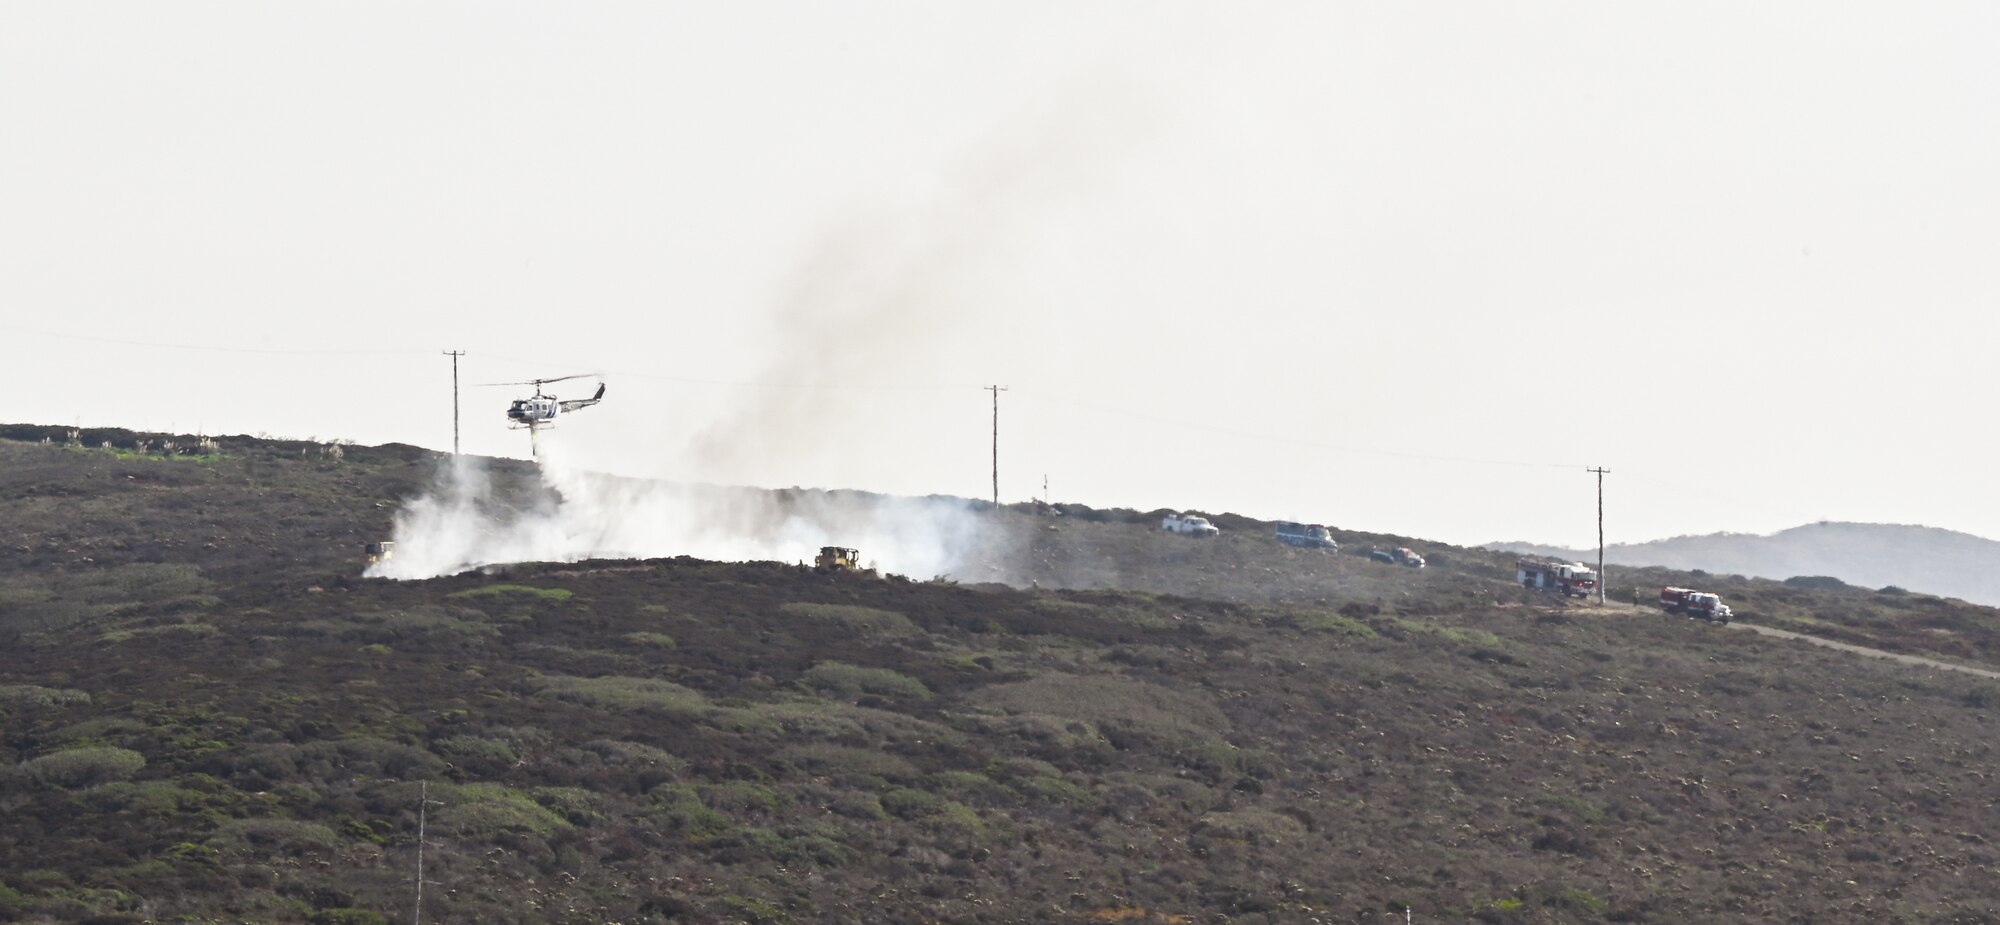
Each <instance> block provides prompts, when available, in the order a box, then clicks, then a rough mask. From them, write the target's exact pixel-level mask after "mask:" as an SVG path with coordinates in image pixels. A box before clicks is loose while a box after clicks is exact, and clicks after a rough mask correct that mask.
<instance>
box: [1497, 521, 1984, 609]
mask: <svg viewBox="0 0 2000 925" xmlns="http://www.w3.org/2000/svg"><path fill="white" fill-rule="evenodd" d="M1491 546H1492V548H1494V549H1501V550H1509V551H1516V552H1522V553H1530V554H1535V555H1553V556H1557V557H1559V558H1570V559H1594V558H1595V556H1596V555H1597V551H1596V550H1594V549H1593V550H1590V551H1589V552H1588V553H1585V552H1584V551H1582V550H1563V549H1555V548H1553V547H1546V546H1534V545H1531V544H1525V543H1494V544H1491ZM1604 560H1605V561H1606V562H1616V563H1618V564H1620V565H1631V566H1652V567H1657V568H1666V569H1674V570H1677V571H1693V570H1695V569H1701V570H1705V571H1710V572H1724V573H1735V574H1739V575H1751V576H1756V577H1761V578H1774V579H1785V578H1794V577H1799V576H1831V577H1834V578H1839V579H1841V580H1842V581H1845V582H1847V583H1848V584H1852V585H1860V586H1862V587H1867V588H1883V587H1899V588H1904V589H1907V590H1911V591H1921V592H1924V593H1926V594H1939V595H1944V596H1946V597H1956V598H1961V599H1963V600H1967V601H1971V602H1973V603H1975V604H1985V605H1988V606H1992V605H1996V604H2000V542H1994V541H1993V540H1989V539H1985V538H1983V537H1977V536H1973V535H1971V534H1969V533H1959V532H1957V531H1954V530H1941V529H1938V528H1936V527H1919V526H1911V525H1906V524H1856V523H1837V522H1823V523H1816V524H1806V525H1805V526H1800V527H1793V528H1791V529H1789V530H1780V531H1778V532H1777V533H1774V534H1771V535H1769V536H1759V535H1755V534H1747V533H1711V534H1705V535H1702V536H1677V537H1673V538H1671V539H1664V540H1653V541H1651V542H1646V543H1614V544H1612V545H1610V546H1607V547H1605V549H1604Z"/></svg>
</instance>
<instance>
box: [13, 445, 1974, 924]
mask: <svg viewBox="0 0 2000 925" xmlns="http://www.w3.org/2000/svg"><path fill="white" fill-rule="evenodd" d="M30 436H33V435H32V434H30ZM130 439H133V440H135V441H136V440H140V439H153V440H157V439H159V438H147V437H144V436H140V435H133V436H131V438H130ZM56 442H58V443H59V442H60V440H58V441H56ZM99 442H100V443H101V441H99ZM0 464H4V465H5V468H6V471H8V472H9V473H11V474H12V476H11V477H10V480H8V481H5V482H0V518H4V520H5V522H7V523H10V524H23V525H25V529H26V532H25V533H24V534H23V536H22V539H21V541H19V542H18V543H10V544H9V545H8V546H7V547H6V548H5V549H0V644H4V645H5V646H6V647H7V651H8V652H9V653H10V655H9V658H8V659H7V660H6V661H5V662H4V663H0V809H4V810H5V813H4V815H0V919H4V920H16V921H29V922H58V921H60V922H69V921H93V922H105V923H139V922H168V921H175V922H217V923H220V922H238V921H258V922H309V923H315V925H325V923H343V925H361V923H372V922H387V921H394V920H398V919H407V918H409V916H410V915H411V912H412V910H413V905H412V904H413V902H414V885H413V883H412V876H413V873H414V870H415V863H416V858H417V844H418V842H417V831H418V823H419V811H420V808H422V810H423V817H424V818H423V824H424V827H425V833H426V835H425V838H426V844H427V846H428V847H427V848H426V851H425V858H424V864H425V867H424V870H425V873H424V879H425V881H426V882H427V884H429V885H427V886H426V892H425V900H424V913H423V914H424V917H425V919H426V920H427V921H435V922H501V923H505V922H524V923H525V922H538V923H539V922H577V923H583V922H611V921H617V922H628V923H630V922H715V923H723V922H748V923H779V922H798V923H804V922H854V923H861V922H871V923H872V922H884V921H892V922H903V921H910V922H916V921H936V922H964V923H976V922H995V923H998V922H1026V921H1034V922H1077V923H1086V922H1116V921H1124V922H1187V923H1193V922H1202V923H1209V922H1215V923H1220V922H1232V923H1279V922H1311V921H1315V920H1317V921H1322V922H1358V921H1379V920H1381V919H1383V918H1384V914H1385V913H1391V912H1400V911H1401V910H1403V909H1404V908H1406V907H1408V908H1410V909H1412V910H1413V913H1414V918H1416V919H1417V920H1429V921H1481V922H1549V923H1553V922H1590V921H1607V922H1609V921H1616V922H1684V921H1801V922H1803V921H1814V922H1849V921H1852V922H1911V923H1915V922H1945V921H1965V922H1976V921H1993V920H1996V918H2000V898H1997V897H1996V892H1995V890H1994V889H1993V888H1992V887H1990V886H1989V884H1988V880H1989V879H1990V878H1988V877H1985V876H1983V874H1984V873H1985V872H1988V871H1990V870H1991V869H1992V866H1993V864H1994V863H1995V856H1994V854H1993V852H1992V850H1991V845H1992V844H1993V843H1994V840H1995V839H2000V817H1995V816H1994V815H1993V814H1991V813H1985V812H1978V811H1968V810H1969V809H1972V808H1975V807H1982V806H1988V805H1991V804H1992V803H1993V802H1994V801H1995V800H1996V799H2000V787H1996V784H1995V783H1994V781H1993V779H1992V776H1991V775H1990V774H1989V773H1988V772H1987V765H1988V764H1989V763H1990V760H1991V757H1992V756H1991V746H1990V744H1989V743H1988V740H1989V739H1990V735H1989V730H1990V727H1991V723H1992V719H1993V713H1992V711H1993V709H1994V707H1995V706H1996V705H2000V686H1997V685H1995V684H1994V683H1993V682H1989V681H1983V680H1979V679H1975V678H1970V677H1966V676H1963V675H1957V674H1952V673H1932V672H1925V671H1920V670H1914V669H1911V668H1908V667H1904V666H1898V665H1892V664H1889V663H1886V662H1881V661H1876V660H1868V659H1858V658H1855V657H1853V656H1850V655H1846V654H1841V653H1832V652H1826V651H1823V650H1819V649H1815V648H1811V647H1808V646H1805V645H1803V644H1785V643H1774V642H1769V641H1765V640H1762V639H1760V638H1757V637H1755V636H1753V635H1751V634H1749V633H1741V632H1735V631H1732V630H1727V629H1723V628H1719V627H1711V626H1707V625H1704V624H1698V623H1691V622H1688V621H1684V620H1680V619H1675V618H1668V617H1665V616H1662V615H1659V614H1657V613H1653V612H1648V611H1643V610H1641V611H1633V610H1630V609H1626V608H1618V607H1612V608H1606V609H1597V608H1592V607H1586V606H1576V605H1571V604H1567V603H1565V602H1562V601H1559V600H1557V599H1554V598H1550V597H1547V596H1544V595H1538V594H1533V593H1530V592H1527V591H1525V590H1523V589H1520V588H1515V587H1513V586H1512V585H1511V583H1510V579H1511V572H1510V571H1509V570H1508V568H1507V563H1508V561H1509V558H1508V557H1505V556H1500V555H1494V554H1488V553H1484V552H1480V551H1473V550H1458V549H1452V548H1449V547H1439V546H1434V545H1425V546H1423V547H1422V549H1423V551H1424V552H1425V553H1426V555H1428V556H1430V558H1431V560H1432V563H1433V567H1431V568H1427V569H1423V570H1421V571H1418V570H1410V569H1403V568H1400V567H1396V566H1389V565H1383V564H1380V563H1375V562H1371V561H1367V560H1365V559H1364V558H1362V557H1359V556H1353V555H1345V554H1343V555H1326V554H1321V553H1318V552H1311V553H1307V552H1302V551H1298V550H1293V549H1291V548H1289V547H1283V546H1279V545H1277V544H1276V543H1274V542H1271V541H1270V540H1269V537H1268V535H1267V534H1265V533H1263V532H1262V527H1263V525H1260V524H1257V523H1256V522H1254V521H1247V520H1244V519H1242V518H1232V517H1229V516H1228V515H1217V517H1216V518H1215V519H1216V520H1217V522H1218V523H1219V524H1221V525H1222V526H1223V527H1224V529H1225V531H1226V532H1225V534H1224V535H1223V536H1222V537H1221V538H1220V539H1218V540H1214V541H1195V540H1190V539H1185V538H1179V537H1170V536H1164V535H1161V534H1159V533H1158V532H1157V531H1155V530H1153V529H1150V527H1149V524H1148V520H1149V518H1150V515H1148V514H1142V513H1139V512H1130V511H1094V510H1091V509H1089V508H1085V507H1081V506H1073V505H1072V506H1065V507H1064V510H1065V513H1064V515H1062V516H1059V517H1058V516H1046V515H1039V514H1036V513H1033V512H1032V511H1031V510H1028V509H1020V510H1007V511H1001V512H990V513H988V514H987V515H986V517H987V520H986V521H984V522H985V523H986V524H987V530H988V531H989V532H990V533H991V534H992V535H993V538H992V540H991V542H990V544H989V547H988V548H990V549H992V550H995V551H996V556H997V555H999V553H1000V552H1001V551H1004V553H1005V556H1004V558H994V559H992V560H990V561H986V562H984V563H972V564H969V565H968V573H967V574H965V575H962V576H960V581H958V582H954V581H949V580H936V581H912V580H908V579H902V578H894V577H891V578H884V579H869V578H865V577H862V576H857V575H820V574H815V573H814V572H813V571H812V570H810V569H806V568H800V567H797V566H794V565H789V564H784V563H777V562H764V563H741V564H730V563H712V562H702V561H697V560H692V559H656V560H646V561H636V560H627V561H592V562H579V563H567V564H546V565H516V566H507V567H499V568H493V569H488V570H486V571H485V572H483V573H480V572H474V573H468V574H463V575H458V576H454V577H447V578H438V579H431V580H424V581H382V580H364V579H361V578H359V577H358V574H359V570H360V563H359V559H358V543H359V542H360V541H363V540H365V539H369V538H379V537H380V536H382V535H383V533H384V531H386V530H387V528H388V525H389V522H390V519H391V518H392V516H393V511H394V508H395V505H396V504H397V503H398V502H397V500H396V499H399V498H404V497H408V496H409V495H411V494H413V493H415V492H416V491H418V490H420V486H421V484H422V483H423V482H424V481H425V480H426V479H427V478H428V477H429V475H428V470H429V469H430V468H431V467H433V466H435V464H436V460H435V457H434V456H433V455H432V454H427V453H425V452H423V451H419V450H413V449H409V448H394V447H389V448H372V449H371V448H355V447H348V448H345V449H344V451H343V452H341V453H340V454H338V455H335V454H332V453H331V452H325V451H321V450H318V449H315V448H314V447H312V446H310V445H308V446H293V445H289V444H279V443H273V442H270V441H260V440H250V439H238V440H229V439H225V440H223V441H221V443H220V445H219V446H217V447H215V448H214V449H213V451H212V452H204V453H201V454H199V458H197V457H196V456H193V455H190V456H188V457H185V458H166V457H164V456H162V455H161V454H160V452H159V451H158V450H157V449H155V450H151V451H145V452H141V451H137V450H136V449H121V448H119V447H118V446H116V445H115V443H114V446H113V447H112V448H110V449H106V448H103V447H102V446H101V445H100V446H97V447H96V448H93V449H83V448H81V447H77V448H64V447H62V446H59V445H55V443H52V444H50V445H41V444H38V443H25V442H7V441H4V440H0ZM496 503H501V502H499V501H496ZM1154 522H1155V523H1156V521H1154ZM1341 539H1342V541H1343V543H1344V544H1346V545H1347V546H1349V547H1350V548H1365V547H1366V546H1367V545H1369V544H1372V543H1381V544H1389V543H1391V542H1394V543H1395V544H1396V545H1402V544H1406V543H1408V542H1410V541H1408V540H1400V539H1399V538H1393V537H1366V536H1359V535H1353V534H1343V535H1342V536H1341ZM1624 577H1627V576H1624V575H1621V576H1619V579H1623V578H1624ZM1633 577H1635V578H1644V579H1645V580H1646V581H1647V582H1648V583H1651V582H1652V581H1653V580H1655V579H1656V578H1661V577H1664V576H1663V575H1654V574H1652V573H1641V574H1640V575H1638V576H1633ZM1674 577H1675V578H1677V579H1681V580H1692V579H1693V578H1695V577H1698V576H1691V575H1686V574H1677V575H1675V576H1674ZM1003 580H1004V581H1007V582H1016V583H1018V584H1019V585H1020V587H1006V586H1003V585H1001V584H1000V582H1001V581H1003ZM1731 582H1732V584H1731V586H1730V589H1729V591H1727V592H1726V593H1730V594H1732V595H1733V596H1734V597H1735V598H1736V599H1737V600H1739V601H1740V602H1742V605H1743V609H1744V610H1745V611H1747V612H1748V613H1750V614H1755V615H1756V616H1757V618H1758V619H1761V620H1764V621H1767V622H1771V623H1773V624H1774V625H1796V626H1807V627H1813V628H1814V629H1815V631H1817V632H1819V633H1820V634H1822V635H1828V636H1837V637H1840V638H1857V639H1866V640H1869V641H1871V642H1875V643H1881V644H1887V645H1891V646H1894V647H1900V648H1902V649H1904V650H1906V651H1921V652H1928V653H1933V654H1941V655H1945V656H1948V657H1953V658H1958V659H1962V660H1964V661H1967V662H1977V663H1981V664H1988V665H2000V648H1996V646H1995V645H1994V639H1993V635H1992V629H1991V627H1992V625H1993V623H1994V621H1993V617H1994V613H1993V612H1992V611H1990V610H1987V609H1985V608H1975V607H1970V606H1968V605H1965V604H1961V603H1958V602H1952V601H1946V600H1942V599H1938V598H1932V597H1927V596H1925V595H1919V594H1888V595H1884V594H1881V593H1879V592H1876V591H1869V590H1866V589H1857V588H1844V587H1838V586H1832V585H1827V584H1825V583H1824V582H1819V583H1814V582H1808V583H1804V584H1796V583H1795V584H1784V583H1778V582H1768V581H1755V580H1750V579H1731ZM1035 585H1039V587H1035ZM1633 587H1634V588H1636V587H1637V586H1636V585H1635V586H1633ZM1627 590H1631V589H1628V588H1625V587H1624V586H1623V585H1614V587H1613V593H1614V595H1616V594H1618V593H1620V592H1621V591H1627ZM426 798H428V799H429V800H431V801H434V802H431V803H425V802H424V800H425V799H426ZM1399 917H1400V916H1399Z"/></svg>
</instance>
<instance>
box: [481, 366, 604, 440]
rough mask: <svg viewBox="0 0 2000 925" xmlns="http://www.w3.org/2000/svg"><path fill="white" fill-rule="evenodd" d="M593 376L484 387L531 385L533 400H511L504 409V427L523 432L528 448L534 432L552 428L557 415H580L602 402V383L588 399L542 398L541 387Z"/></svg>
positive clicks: (579, 375) (580, 374) (592, 374)
mask: <svg viewBox="0 0 2000 925" xmlns="http://www.w3.org/2000/svg"><path fill="white" fill-rule="evenodd" d="M594 375H596V373H577V374H576V375H573V376H555V377H553V378H549V379H530V380H528V381H527V382H489V383H486V384H487V385H532V386H534V387H535V394H534V397H532V398H517V399H514V403H513V404H511V405H508V406H507V421H508V427H510V428H512V429H520V428H523V427H525V428H527V429H528V442H529V444H530V446H532V445H533V444H534V441H535V432H536V431H537V430H538V429H540V428H543V427H553V426H555V422H556V416H557V415H560V414H563V413H565V412H573V411H580V410H582V409H584V408H588V407H590V406H591V405H594V404H597V403H598V402H600V401H603V400H604V383H602V382H600V383H598V384H597V394H595V395H592V396H590V397H589V398H571V399H560V398H557V397H555V396H554V395H544V394H542V386H544V385H547V384H548V383H551V382H563V381H566V380H569V379H583V378H586V377H589V376H594Z"/></svg>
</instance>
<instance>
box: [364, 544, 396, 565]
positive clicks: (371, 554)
mask: <svg viewBox="0 0 2000 925" xmlns="http://www.w3.org/2000/svg"><path fill="white" fill-rule="evenodd" d="M364 549H365V550H366V551H367V553H368V564H369V565H374V564H375V563H377V562H387V561H389V560H390V559H394V558H396V544H395V543H392V542H389V541H388V540H383V541H382V542H379V543H369V544H368V545H367V546H366V547H364Z"/></svg>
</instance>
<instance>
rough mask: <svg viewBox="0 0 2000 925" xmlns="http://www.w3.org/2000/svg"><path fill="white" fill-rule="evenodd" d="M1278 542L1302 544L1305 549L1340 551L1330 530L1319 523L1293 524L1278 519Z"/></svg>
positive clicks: (1288, 544) (1292, 544)
mask: <svg viewBox="0 0 2000 925" xmlns="http://www.w3.org/2000/svg"><path fill="white" fill-rule="evenodd" d="M1277 537H1278V542H1280V543H1283V544H1285V545H1287V546H1302V547H1304V548H1307V549H1330V550H1332V551H1334V552H1339V551H1340V544H1339V543H1337V542H1335V541H1334V539H1333V533H1332V531H1329V530H1328V529H1327V528H1325V527H1323V526H1320V525H1319V524H1295V523H1292V522H1291V521H1288V520H1287V521H1280V522H1279V523H1278V525H1277Z"/></svg>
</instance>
